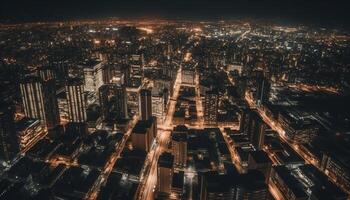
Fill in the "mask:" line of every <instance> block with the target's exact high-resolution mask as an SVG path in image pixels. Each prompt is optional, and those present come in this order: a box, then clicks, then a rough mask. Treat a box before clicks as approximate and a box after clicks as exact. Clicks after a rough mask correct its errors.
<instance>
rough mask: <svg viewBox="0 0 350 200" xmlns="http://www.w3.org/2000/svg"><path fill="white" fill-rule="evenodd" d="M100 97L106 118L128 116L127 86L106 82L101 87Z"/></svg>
mask: <svg viewBox="0 0 350 200" xmlns="http://www.w3.org/2000/svg"><path fill="white" fill-rule="evenodd" d="M99 99H100V105H101V108H102V114H103V117H104V118H105V119H116V118H117V119H120V118H126V117H127V114H128V113H127V104H126V91H125V87H124V86H121V85H117V84H105V85H103V86H101V87H100V88H99Z"/></svg>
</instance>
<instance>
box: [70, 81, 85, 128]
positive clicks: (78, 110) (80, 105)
mask: <svg viewBox="0 0 350 200" xmlns="http://www.w3.org/2000/svg"><path fill="white" fill-rule="evenodd" d="M83 84H84V83H83V81H82V80H81V79H79V78H70V79H68V80H67V81H66V96H67V104H68V118H69V121H70V122H85V121H86V100H85V96H84V85H83Z"/></svg>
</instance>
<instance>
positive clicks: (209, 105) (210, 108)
mask: <svg viewBox="0 0 350 200" xmlns="http://www.w3.org/2000/svg"><path fill="white" fill-rule="evenodd" d="M218 104H219V95H218V93H217V92H214V91H207V92H206V93H205V97H204V122H205V123H206V124H217V118H218Z"/></svg>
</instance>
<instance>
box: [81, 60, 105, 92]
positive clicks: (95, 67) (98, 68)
mask: <svg viewBox="0 0 350 200" xmlns="http://www.w3.org/2000/svg"><path fill="white" fill-rule="evenodd" d="M83 71H84V83H85V85H84V91H86V92H97V91H98V88H99V87H101V86H102V85H103V65H102V62H98V61H95V60H91V61H89V62H86V63H84V64H83Z"/></svg>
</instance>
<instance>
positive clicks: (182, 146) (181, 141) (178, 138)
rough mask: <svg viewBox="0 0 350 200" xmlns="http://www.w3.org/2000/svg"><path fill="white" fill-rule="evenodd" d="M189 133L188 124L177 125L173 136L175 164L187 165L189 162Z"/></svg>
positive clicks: (172, 148)
mask: <svg viewBox="0 0 350 200" xmlns="http://www.w3.org/2000/svg"><path fill="white" fill-rule="evenodd" d="M187 134H188V129H187V127H186V126H181V125H180V126H176V127H175V128H174V130H173V133H172V136H171V144H172V147H171V150H172V153H173V155H174V164H175V165H176V166H179V167H185V166H186V164H187Z"/></svg>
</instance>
